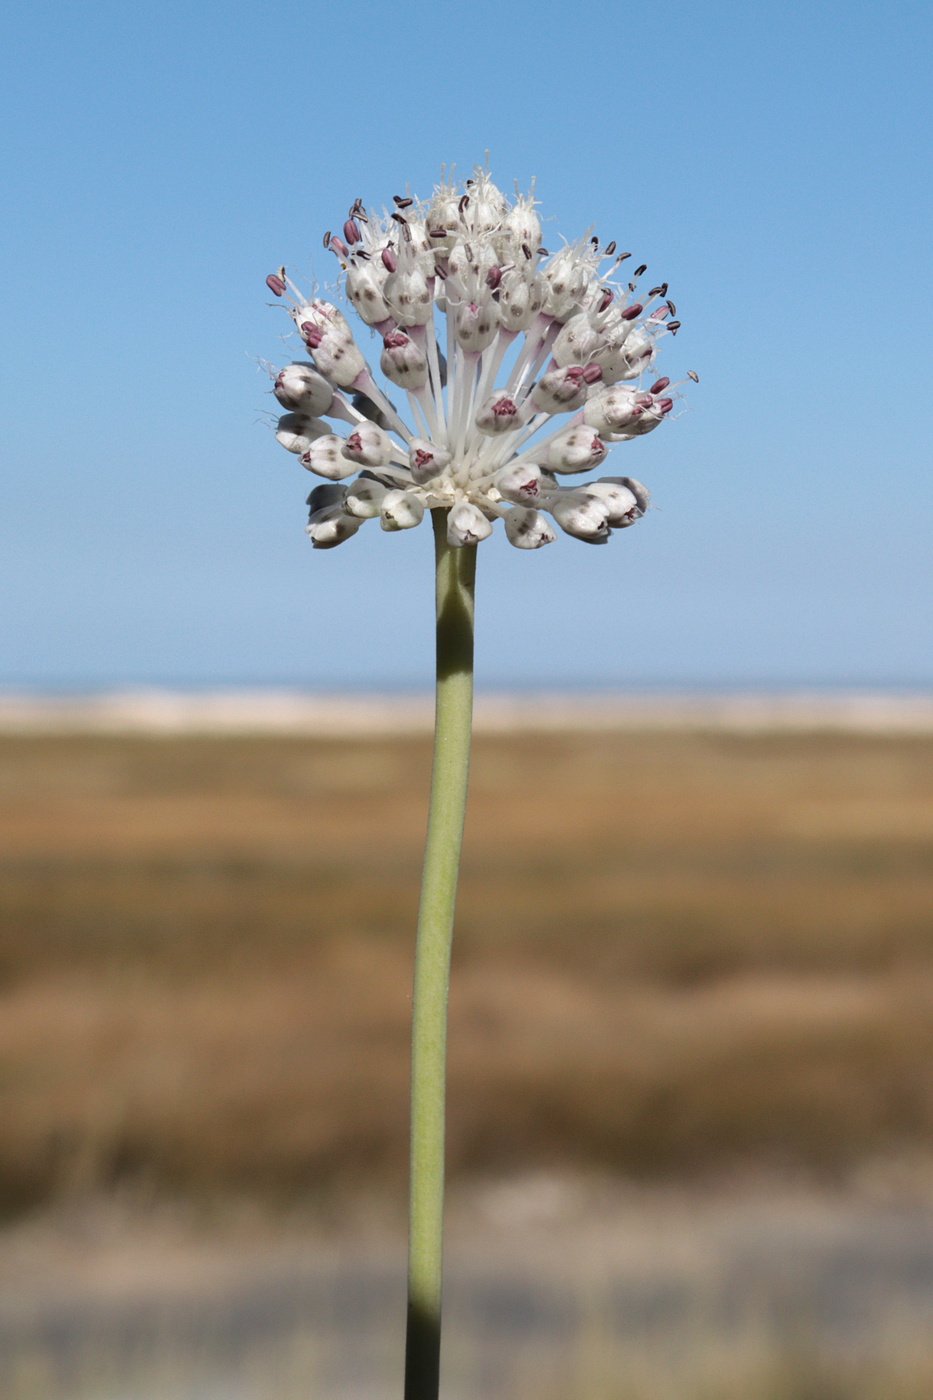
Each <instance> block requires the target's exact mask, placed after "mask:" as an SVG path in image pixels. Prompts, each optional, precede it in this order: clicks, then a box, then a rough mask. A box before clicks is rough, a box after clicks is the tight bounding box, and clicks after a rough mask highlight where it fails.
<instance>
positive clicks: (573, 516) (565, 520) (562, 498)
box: [548, 490, 610, 544]
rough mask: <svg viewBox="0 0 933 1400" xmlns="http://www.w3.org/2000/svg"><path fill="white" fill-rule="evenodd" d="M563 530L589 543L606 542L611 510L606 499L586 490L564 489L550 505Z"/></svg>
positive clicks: (549, 508) (549, 507) (550, 509)
mask: <svg viewBox="0 0 933 1400" xmlns="http://www.w3.org/2000/svg"><path fill="white" fill-rule="evenodd" d="M548 510H549V511H550V512H551V514H552V515H553V517H554V519H555V520H556V521H557V523H558V525H559V526H560V527H561V529H562V530H566V532H567V534H568V535H574V536H575V537H576V538H577V539H578V540H586V541H587V543H588V544H604V543H605V541H606V540H608V538H609V533H610V532H609V510H608V507H607V506H606V504H605V502H604V501H600V500H598V499H597V498H596V497H595V496H589V495H587V494H586V492H584V491H569V490H568V491H563V492H561V494H560V495H559V496H558V497H557V499H556V500H554V501H552V502H551V503H550V504H549V505H548Z"/></svg>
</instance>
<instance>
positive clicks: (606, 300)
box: [596, 287, 612, 311]
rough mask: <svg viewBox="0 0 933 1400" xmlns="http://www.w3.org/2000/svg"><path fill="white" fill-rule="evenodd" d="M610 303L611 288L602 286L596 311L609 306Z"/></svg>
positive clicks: (603, 309)
mask: <svg viewBox="0 0 933 1400" xmlns="http://www.w3.org/2000/svg"><path fill="white" fill-rule="evenodd" d="M611 305H612V289H611V287H604V288H603V294H602V296H601V297H600V298H599V304H598V306H597V307H596V310H597V311H605V310H606V308H607V307H609V306H611Z"/></svg>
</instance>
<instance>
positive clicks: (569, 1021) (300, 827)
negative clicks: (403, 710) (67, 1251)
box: [0, 732, 933, 1212]
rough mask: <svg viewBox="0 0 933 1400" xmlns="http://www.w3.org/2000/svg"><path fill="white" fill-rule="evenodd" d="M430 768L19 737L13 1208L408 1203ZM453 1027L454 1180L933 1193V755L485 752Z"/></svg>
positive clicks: (836, 748) (3, 974) (608, 740)
mask: <svg viewBox="0 0 933 1400" xmlns="http://www.w3.org/2000/svg"><path fill="white" fill-rule="evenodd" d="M429 763H430V752H429V744H428V741H427V740H426V739H422V738H420V737H407V738H406V737H397V738H392V739H378V738H367V739H356V740H349V739H346V740H339V741H338V740H334V741H326V740H320V739H306V738H305V739H302V738H277V737H275V736H266V737H259V738H252V739H249V738H236V737H207V738H195V737H189V738H185V737H172V738H161V739H160V738H146V737H119V736H113V737H108V736H85V737H81V736H72V737H68V736H58V737H45V738H43V737H41V736H32V737H30V736H21V737H9V736H7V737H5V738H2V739H0V846H2V864H3V880H2V896H0V898H2V910H0V914H2V918H0V924H2V933H0V988H2V991H0V996H2V1006H0V1114H2V1121H3V1123H4V1131H3V1134H2V1136H0V1202H2V1206H3V1207H4V1209H5V1210H6V1211H7V1212H16V1211H20V1210H22V1209H24V1208H27V1207H35V1206H36V1205H38V1204H41V1203H45V1202H49V1201H52V1200H55V1199H63V1198H69V1197H73V1196H75V1194H79V1195H80V1194H85V1193H89V1192H91V1193H93V1192H96V1191H99V1190H107V1189H109V1188H111V1187H113V1186H115V1185H119V1184H127V1183H129V1184H132V1185H133V1186H134V1188H135V1189H138V1190H142V1191H144V1192H148V1193H150V1194H151V1195H153V1196H155V1197H158V1196H159V1194H160V1193H166V1192H172V1193H178V1192H181V1193H183V1194H185V1193H187V1194H193V1195H195V1196H198V1197H203V1196H204V1195H205V1194H206V1195H207V1196H209V1197H214V1196H223V1195H225V1194H235V1195H237V1196H240V1197H242V1196H248V1197H249V1196H252V1197H255V1198H257V1199H260V1200H263V1201H267V1202H270V1203H272V1204H279V1203H285V1202H289V1201H293V1200H295V1199H296V1198H298V1197H305V1196H307V1195H308V1194H311V1195H318V1196H320V1197H321V1198H322V1199H323V1198H325V1197H328V1196H333V1194H334V1193H340V1192H342V1191H353V1190H355V1189H356V1188H357V1187H358V1186H360V1185H373V1184H376V1183H378V1184H379V1185H380V1186H385V1187H388V1188H390V1189H391V1190H392V1191H395V1190H396V1189H397V1187H398V1185H399V1183H400V1181H401V1178H402V1175H403V1172H404V1164H405V1152H406V1103H405V1100H406V1089H407V1082H406V1081H407V1037H408V994H409V983H410V961H411V951H412V930H413V927H414V919H415V911H416V898H417V879H418V871H419V861H420V848H421V841H422V838H423V828H424V820H425V803H426V791H427V780H428V774H429ZM451 1010H452V1022H451V1104H450V1166H451V1170H452V1173H453V1176H454V1178H455V1179H461V1180H468V1179H472V1178H474V1177H480V1176H488V1175H490V1174H493V1175H502V1174H505V1175H508V1174H509V1173H514V1172H528V1171H535V1170H543V1169H547V1170H556V1171H575V1170H584V1171H586V1170H599V1171H608V1172H609V1173H616V1174H621V1175H623V1176H627V1177H635V1178H640V1179H647V1178H651V1179H654V1178H663V1179H671V1178H677V1179H683V1180H688V1179H696V1178H698V1177H704V1176H709V1174H711V1173H712V1174H717V1173H718V1174H720V1175H721V1174H722V1173H723V1172H729V1173H731V1172H735V1171H736V1170H740V1169H741V1170H746V1171H747V1170H748V1169H753V1170H757V1171H766V1172H769V1173H771V1172H783V1173H791V1174H793V1173H800V1172H803V1173H805V1174H808V1175H809V1176H810V1177H812V1178H818V1179H821V1180H824V1181H825V1180H838V1179H842V1178H844V1179H851V1177H852V1174H853V1173H858V1172H871V1171H875V1170H881V1169H883V1164H884V1163H886V1162H890V1161H893V1160H899V1159H903V1160H910V1161H912V1162H917V1161H926V1160H927V1158H928V1157H929V1159H930V1160H933V1072H931V1066H933V739H931V738H923V737H913V738H911V737H898V736H896V735H890V736H884V737H877V736H875V737H871V736H859V735H853V734H849V735H831V734H823V735H819V736H816V735H814V736H808V735H806V734H783V735H775V736H770V737H769V736H762V735H757V736H756V735H746V736H742V735H729V734H706V735H703V734H690V733H668V734H663V733H650V732H644V733H618V734H611V733H591V734H589V735H587V734H585V733H580V734H567V735H560V734H550V735H537V736H534V737H532V738H524V739H523V738H521V737H511V736H507V735H503V736H499V737H482V738H480V739H479V740H478V742H477V745H476V751H475V762H474V767H473V775H472V789H471V805H470V812H469V818H468V824H467V838H466V855H465V864H464V876H463V885H462V899H461V905H460V916H459V927H458V931H457V942H456V955H455V967H454V981H453V991H452V1007H451ZM878 1164H882V1167H879V1165H878Z"/></svg>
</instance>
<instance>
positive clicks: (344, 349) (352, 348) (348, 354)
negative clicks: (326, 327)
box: [308, 332, 366, 389]
mask: <svg viewBox="0 0 933 1400" xmlns="http://www.w3.org/2000/svg"><path fill="white" fill-rule="evenodd" d="M308 348H309V350H310V352H311V358H312V359H313V361H314V364H315V367H316V368H317V369H319V370H320V372H321V374H323V375H324V377H325V379H329V380H330V381H331V383H333V384H336V385H337V386H338V388H341V389H349V388H351V387H352V385H353V384H354V382H355V381H356V379H357V378H358V377H359V376H360V375H361V374H362V373H363V371H364V370H365V368H366V361H365V360H364V359H363V356H362V355H361V353H360V350H359V347H358V346H357V345H356V343H355V342H354V340H353V338H352V337H350V338H349V339H348V338H347V337H346V336H344V335H341V334H339V333H337V332H327V333H325V335H324V336H323V338H322V339H321V341H320V343H319V344H318V345H317V346H312V345H311V342H310V341H309V342H308Z"/></svg>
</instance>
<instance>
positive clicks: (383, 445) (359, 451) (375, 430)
mask: <svg viewBox="0 0 933 1400" xmlns="http://www.w3.org/2000/svg"><path fill="white" fill-rule="evenodd" d="M394 450H395V448H394V446H393V443H392V439H391V438H390V437H389V435H388V433H386V432H384V431H383V429H382V428H380V427H379V426H378V425H377V424H376V423H360V425H359V426H358V427H356V428H354V429H353V432H352V433H350V435H349V437H348V438H347V439H346V441H345V442H344V444H343V455H344V457H346V458H347V459H348V461H351V462H356V463H358V464H359V465H360V466H361V467H386V466H388V464H389V463H390V462H391V460H392V454H393V452H394Z"/></svg>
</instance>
